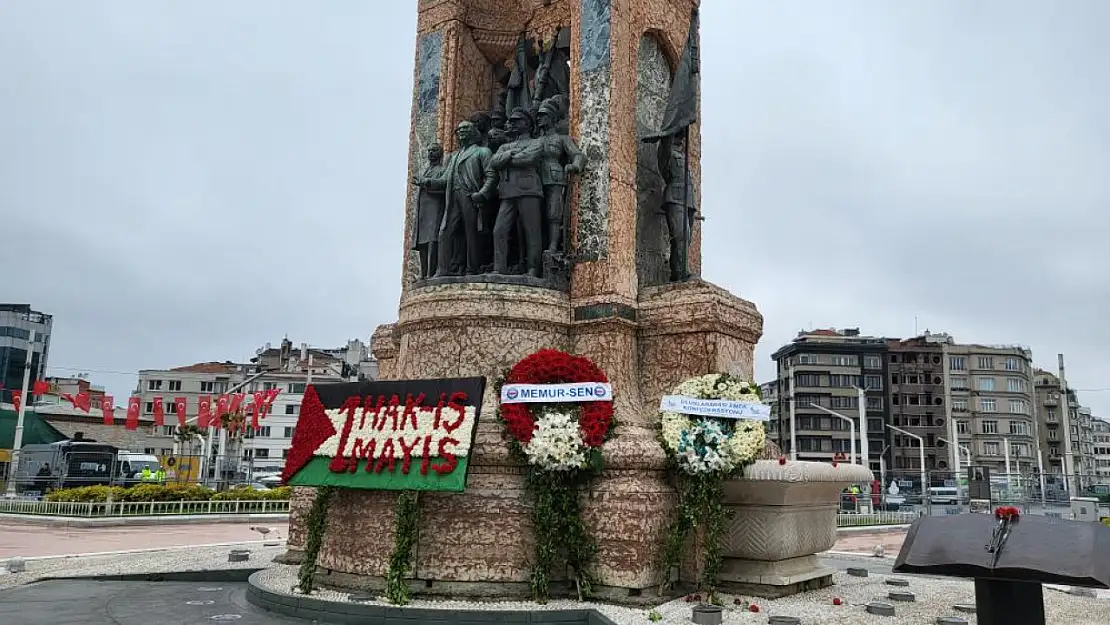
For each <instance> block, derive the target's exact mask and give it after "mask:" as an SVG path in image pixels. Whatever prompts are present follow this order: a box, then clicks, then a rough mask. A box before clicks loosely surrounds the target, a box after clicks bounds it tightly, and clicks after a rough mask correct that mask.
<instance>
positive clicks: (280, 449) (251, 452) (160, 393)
mask: <svg viewBox="0 0 1110 625" xmlns="http://www.w3.org/2000/svg"><path fill="white" fill-rule="evenodd" d="M376 377H377V362H375V361H373V358H372V356H371V355H370V351H369V347H368V346H366V345H365V344H364V343H362V342H361V341H358V340H353V341H349V342H348V343H347V345H345V346H343V347H339V348H335V349H317V348H309V347H308V345H307V344H302V345H301V346H300V347H299V348H294V347H293V344H292V342H291V341H289V340H288V339H284V340H283V341H282V342H281V343H280V344H279V346H278V347H276V348H275V347H271V346H270V345H269V344H267V345H266V346H265V347H262V348H260V349H258V350H256V352H255V357H254V358H251V360H250V362H248V363H243V364H239V363H233V362H230V361H227V362H222V363H221V362H208V363H198V364H195V365H189V366H186V367H178V368H174V369H167V370H144V371H140V372H139V387H138V389H137V390H136V394H138V395H139V398H140V405H141V412H142V419H143V420H144V421H145V420H147V419H151V418H152V415H153V413H154V404H155V402H156V401H161V402H163V404H164V406H163V409H164V412H165V414H166V423H167V425H165V426H163V427H162V428H158V430H159V433H160V434H161V435H164V436H168V437H171V438H173V437H175V435H176V432H177V425H176V419H177V415H176V407H175V403H174V398H175V397H184V398H185V400H186V415H187V418H188V423H189V424H195V423H196V417H197V407H198V405H199V398H200V397H201V396H216V395H219V394H221V393H227V392H230V391H231V390H232V389H236V392H242V393H248V394H249V393H254V392H257V391H268V390H271V389H275V388H276V389H280V390H281V393H279V394H278V396H277V398H276V399H275V400H274V403H273V406H272V408H271V412H270V414H269V415H267V416H266V418H265V419H264V420H263V421H262V423H261V426H262V427H261V428H260V429H259V430H258V431H257V432H254V431H250V432H248V433H247V434H246V435H245V436H243V437H239V438H229V437H228V436H226V435H221V436H220V438H219V440H217V441H213V443H212V445H211V452H210V454H211V460H212V461H213V462H212V464H211V465H209V466H212V467H215V469H216V471H218V472H220V473H221V474H224V475H236V476H240V477H244V478H245V476H247V475H248V474H251V473H260V472H266V471H280V470H281V467H282V466H283V465H284V458H285V457H286V455H287V454H288V450H289V448H290V447H291V446H292V441H293V433H294V430H295V427H296V423H297V417H298V416H299V415H300V404H301V398H302V396H303V395H304V391H305V387H306V386H307V385H308V384H309V383H315V384H324V383H335V382H345V381H357V380H365V379H375V378H376ZM202 445H203V442H202V440H201V439H199V438H194V439H192V440H188V441H182V440H177V441H176V447H175V449H177V450H178V451H179V453H182V454H202V451H201V449H202Z"/></svg>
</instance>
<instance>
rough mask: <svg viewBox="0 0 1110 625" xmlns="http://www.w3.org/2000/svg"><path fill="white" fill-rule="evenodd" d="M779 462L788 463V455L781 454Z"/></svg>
mask: <svg viewBox="0 0 1110 625" xmlns="http://www.w3.org/2000/svg"><path fill="white" fill-rule="evenodd" d="M779 464H786V456H779Z"/></svg>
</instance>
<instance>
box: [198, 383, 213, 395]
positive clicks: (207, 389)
mask: <svg viewBox="0 0 1110 625" xmlns="http://www.w3.org/2000/svg"><path fill="white" fill-rule="evenodd" d="M215 391H216V383H215V382H201V383H200V392H202V393H213V392H215Z"/></svg>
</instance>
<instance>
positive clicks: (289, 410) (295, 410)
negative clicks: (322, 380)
mask: <svg viewBox="0 0 1110 625" xmlns="http://www.w3.org/2000/svg"><path fill="white" fill-rule="evenodd" d="M300 412H301V407H300V405H298V404H286V405H285V414H300Z"/></svg>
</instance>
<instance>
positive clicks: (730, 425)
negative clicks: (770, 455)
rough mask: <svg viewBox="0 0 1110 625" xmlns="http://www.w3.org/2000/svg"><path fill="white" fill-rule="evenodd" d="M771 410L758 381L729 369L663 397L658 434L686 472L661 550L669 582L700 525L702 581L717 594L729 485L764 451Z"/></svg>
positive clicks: (682, 472)
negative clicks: (727, 482) (766, 422)
mask: <svg viewBox="0 0 1110 625" xmlns="http://www.w3.org/2000/svg"><path fill="white" fill-rule="evenodd" d="M768 414H769V410H768V409H767V407H766V406H764V405H763V403H762V399H761V398H760V395H759V387H758V386H756V385H755V384H752V383H750V382H745V381H743V380H740V379H738V378H735V377H733V376H731V375H728V374H724V373H712V374H709V375H703V376H700V377H696V378H691V379H689V380H686V381H685V382H682V383H681V384H679V385H678V386H677V387H675V388H674V390H673V392H672V394H671V395H668V396H666V397H664V398H663V401H662V403H661V406H660V423H659V439H660V442H661V444H662V446H663V449H664V451H665V452H666V454H667V458H668V461H669V463H670V464H671V465H672V468H674V469H675V470H676V471H677V472H678V475H679V478H680V485H679V507H678V515H677V517H676V518H675V520H674V521H673V522H672V524H671V527H670V530H669V531H668V532H667V544H666V547H665V549H664V552H663V575H664V582H663V584H664V585H665V584H666V580H668V579H669V577H670V571H671V569H672V567H674V566H675V565H676V564H678V561H679V557H680V555H681V552H682V547H683V545H684V544H685V542H686V539H687V537H688V536H689V534H690V532H691V531H693V530H694V529H695V528H697V527H698V526H699V525H702V526H704V530H705V535H704V540H703V541H702V546H701V550H702V552H703V553H701V554H699V555H700V557H701V560H702V574H701V580H700V584H701V586H702V587H703V588H705V590H706V591H707V592H708V593H709V595H710V596H711V597H712V596H713V595H714V594H715V589H716V585H717V577H718V575H719V573H720V570H721V562H722V557H721V547H720V545H721V540H722V539H723V537H724V531H725V524H726V522H727V520H728V513H727V511H726V510H725V508H724V505H723V504H722V503H721V500H722V498H723V497H724V492H723V484H724V482H725V480H727V479H730V478H733V477H736V476H739V475H742V474H743V472H744V468H745V467H747V466H748V465H750V464H752V463H753V462H755V461H756V460H757V459H758V458H759V456H760V455H761V454H762V453H763V449H764V446H765V445H766V433H765V432H764V429H763V423H762V422H761V421H762V420H765V419H766V418H767V415H768Z"/></svg>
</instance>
